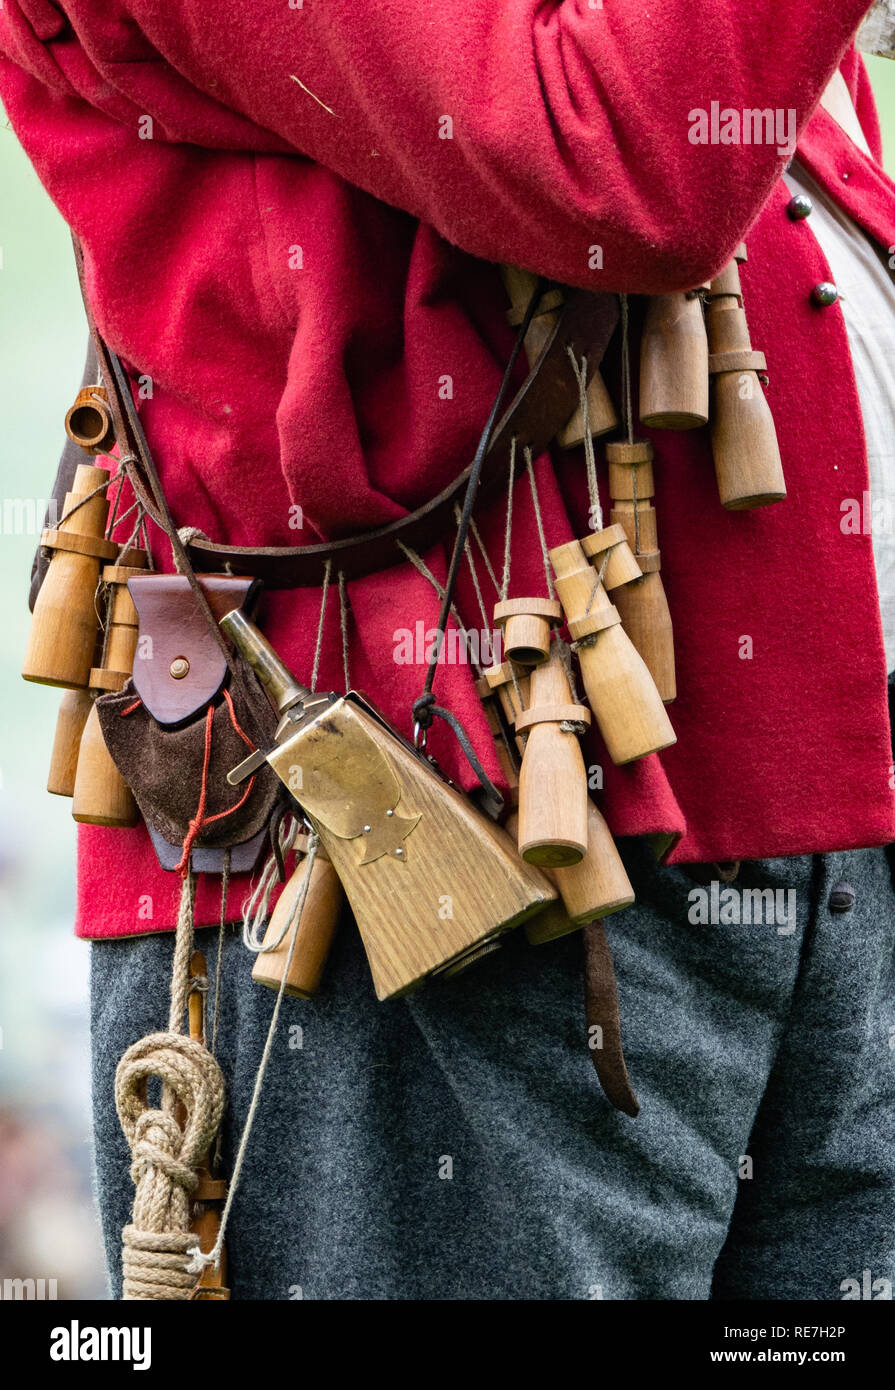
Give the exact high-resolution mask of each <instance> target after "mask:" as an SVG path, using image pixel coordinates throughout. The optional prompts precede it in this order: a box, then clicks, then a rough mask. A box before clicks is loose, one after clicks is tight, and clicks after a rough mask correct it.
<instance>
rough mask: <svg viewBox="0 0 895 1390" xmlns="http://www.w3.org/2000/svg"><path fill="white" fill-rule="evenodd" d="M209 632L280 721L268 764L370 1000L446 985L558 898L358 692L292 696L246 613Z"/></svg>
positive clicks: (239, 773)
mask: <svg viewBox="0 0 895 1390" xmlns="http://www.w3.org/2000/svg"><path fill="white" fill-rule="evenodd" d="M221 627H222V628H223V629H224V631H225V632H226V633H227V635H228V636H229V637H230V639H231V640H232V641H233V642H234V644H235V645H236V646H237V647H238V649H239V651H240V652H241V653H242V654H243V656H244V657H245V659H246V661H247V662H248V664H249V665H250V666H251V668H252V669H253V670H254V671H255V673H256V674H257V675H258V677H259V679H260V680H261V682H262V684H263V685H264V686H265V688H266V690H267V692H268V694H269V695H270V697H271V700H272V702H273V703H274V705H275V706H276V708H277V709H278V711H279V712H280V713H281V719H280V724H279V727H278V729H277V734H276V743H275V746H274V747H273V749H271V750H268V751H267V752H261V751H259V752H258V753H257V754H252V755H251V756H250V757H249V758H246V759H245V760H244V761H243V762H242V763H241V764H240V765H239V767H237V768H234V769H233V771H232V772H231V773H230V774H229V779H228V780H229V781H230V782H231V784H232V785H238V783H239V782H240V781H242V780H243V779H244V778H245V777H247V776H249V775H250V774H251V772H252V771H253V770H254V768H255V767H257V766H259V765H260V762H261V761H264V760H266V761H267V762H268V763H269V764H270V766H271V767H272V768H273V769H274V771H275V772H276V773H277V775H278V777H280V779H281V780H282V781H283V782H284V783H285V785H286V786H287V787H288V788H289V791H290V793H291V794H292V796H293V797H294V798H295V800H296V801H298V802H299V805H300V806H301V808H302V810H303V812H304V815H305V817H306V819H307V820H308V822H309V824H310V825H311V826H312V827H313V828H314V830H315V831H316V832H317V834H318V835H319V837H320V840H321V842H322V844H323V847H324V849H325V850H326V853H327V855H328V856H329V859H330V861H331V863H332V865H333V868H334V869H335V870H336V873H337V874H338V876H339V878H340V879H341V881H342V885H343V887H344V889H345V893H346V896H347V898H348V901H349V902H350V904H351V907H352V910H353V912H354V916H355V919H356V921H357V925H358V929H359V931H360V934H361V937H362V939H363V943H364V949H365V951H366V954H367V960H368V962H369V965H370V971H371V974H372V976H373V984H374V987H375V990H376V994H377V996H378V998H380V999H391V998H395V997H397V996H399V995H402V994H406V993H408V992H409V991H410V990H411V989H413V988H415V987H416V986H417V985H419V984H421V983H422V982H423V980H425V979H426V978H427V977H428V976H429V975H432V974H437V973H438V974H440V973H444V974H448V973H450V974H454V973H456V972H457V970H459V969H460V968H462V967H463V966H465V965H466V964H468V963H471V962H472V961H473V960H477V959H479V958H481V956H483V955H484V954H486V953H488V952H490V951H491V950H493V949H494V948H495V946H496V945H497V944H498V943H497V941H496V938H497V937H498V936H499V934H500V933H501V932H503V931H506V930H508V929H509V928H511V927H514V926H517V925H518V924H519V923H521V922H522V921H524V919H525V918H526V917H529V916H531V915H532V914H533V913H535V912H537V911H538V910H539V909H540V908H541V907H543V906H544V905H545V904H546V903H548V902H550V901H552V900H553V899H554V898H555V896H556V890H555V889H554V888H553V886H552V885H551V884H550V883H549V882H548V881H547V879H546V878H544V876H543V874H541V873H540V872H539V871H538V870H537V869H536V868H535V867H534V866H533V865H530V864H525V863H523V862H522V861H521V860H520V859H519V857H518V855H517V853H516V849H515V846H514V845H513V844H512V842H511V840H510V839H509V836H508V835H507V834H506V832H505V831H503V830H501V829H500V827H499V826H497V825H495V824H494V823H493V822H492V821H490V820H489V819H488V817H487V816H485V815H484V814H483V813H482V812H481V811H479V810H478V808H477V807H475V806H474V805H473V803H472V802H471V801H469V800H468V799H467V798H466V797H464V796H462V795H461V794H460V793H459V792H458V791H456V789H455V788H453V787H451V786H450V785H449V784H448V783H446V782H444V781H443V780H442V778H441V777H439V776H438V774H437V773H436V772H435V770H434V769H433V768H432V766H431V765H430V764H429V763H428V762H426V761H424V760H423V759H422V758H421V757H420V755H419V754H418V753H417V752H416V750H415V749H414V748H413V747H412V745H411V744H409V743H407V742H406V740H404V739H402V738H401V737H400V736H399V735H398V734H396V733H395V731H394V730H393V729H391V728H390V727H389V725H388V724H387V723H386V722H385V720H383V719H382V718H381V716H379V715H378V714H377V713H376V711H375V710H374V709H373V708H372V707H371V706H370V705H368V704H367V702H366V701H365V700H364V699H363V698H362V697H361V696H360V695H358V694H357V693H356V692H354V691H351V692H349V693H348V694H346V695H338V694H336V693H335V692H332V691H330V692H327V693H325V694H312V692H311V691H309V690H307V689H305V688H304V687H302V686H300V685H299V684H298V682H296V681H295V679H294V678H293V677H292V675H291V673H290V672H289V670H288V668H287V667H286V666H284V665H283V663H282V662H281V661H280V660H279V657H278V656H277V655H276V653H275V652H274V650H273V648H272V647H271V646H270V643H269V642H267V640H266V639H265V638H264V637H263V635H262V634H261V633H260V632H259V631H258V629H257V628H256V627H255V626H254V624H253V623H251V622H250V621H249V620H248V619H247V618H246V617H245V614H244V613H242V612H240V611H238V610H234V611H233V612H231V613H228V614H227V615H226V616H225V617H223V618H222V619H221Z"/></svg>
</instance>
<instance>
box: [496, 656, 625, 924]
mask: <svg viewBox="0 0 895 1390" xmlns="http://www.w3.org/2000/svg"><path fill="white" fill-rule="evenodd" d="M499 670H500V668H499V667H495V668H494V671H495V672H498V671H499ZM527 686H528V679H527V678H526V688H527ZM509 689H510V691H511V692H512V694H513V695H514V696H515V691H514V690H513V686H512V682H509ZM476 690H477V691H478V694H479V698H480V699H481V700H482V704H483V707H484V710H485V714H486V717H487V718H488V722H489V725H490V727H491V732H492V734H493V735H494V739H495V744H496V747H497V750H498V757H499V758H500V759H501V767H504V762H506V767H505V775H506V778H507V784H508V786H509V789H510V799H511V803H513V804H514V805H518V800H519V786H518V776H517V772H516V764H515V761H514V759H513V758H512V756H511V755H510V753H509V750H508V746H507V743H506V742H505V738H504V730H503V724H502V721H501V719H500V716H499V714H498V712H497V709H496V708H495V698H494V694H495V692H494V690H493V689H492V688H491V686H489V684H488V682H487V680H485V679H484V678H483V679H482V680H480V681H478V682H477V683H476ZM501 750H503V756H501ZM518 827H519V817H518V811H517V810H515V809H514V810H513V811H512V812H511V813H510V815H509V816H508V817H507V820H506V830H507V833H508V834H509V835H510V836H511V837H512V838H513V839H514V840H516V841H517V842H518V838H519V829H518ZM542 872H543V873H544V874H545V876H546V877H547V878H548V879H550V881H551V883H553V884H554V886H555V887H556V888H557V890H558V891H559V895H560V896H559V901H557V902H555V903H549V904H548V905H547V906H546V907H545V908H543V909H542V911H540V912H539V913H537V915H536V916H534V917H530V918H529V919H528V920H527V921H526V922H525V923H524V925H523V928H522V929H523V931H524V932H525V935H526V938H527V940H528V942H529V945H531V946H540V945H543V944H545V943H546V942H548V941H556V940H557V939H558V938H559V937H561V936H566V935H568V933H569V932H573V931H577V930H578V929H579V928H580V927H582V926H584V924H585V923H586V922H591V921H594V920H595V919H596V918H598V917H608V916H609V914H610V913H612V912H618V911H619V910H620V909H621V908H623V907H629V906H630V904H631V903H632V902H633V901H634V890H633V889H632V887H631V884H630V881H629V879H628V875H627V873H626V872H625V867H624V865H623V864H622V861H621V858H620V856H619V853H618V850H617V848H616V845H615V841H614V840H613V838H612V834H611V832H610V830H609V827H608V825H607V824H606V821H605V820H604V819H603V816H602V815H601V814H600V812H599V810H598V809H597V807H596V806H595V805H594V803H593V801H592V800H591V798H590V797H589V796H588V798H587V852H586V853H585V855H584V858H583V859H582V860H581V861H580V862H579V863H578V864H572V865H570V866H569V867H568V868H565V869H551V868H543V869H542Z"/></svg>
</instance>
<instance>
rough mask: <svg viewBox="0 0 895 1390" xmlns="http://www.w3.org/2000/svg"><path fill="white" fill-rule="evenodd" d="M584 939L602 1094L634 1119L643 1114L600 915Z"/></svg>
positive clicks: (589, 1015)
mask: <svg viewBox="0 0 895 1390" xmlns="http://www.w3.org/2000/svg"><path fill="white" fill-rule="evenodd" d="M582 937H583V939H584V1007H585V1017H586V1019H587V1033H588V1040H589V1041H590V1039H591V1036H592V1034H591V1029H593V1028H599V1029H600V1030H601V1034H602V1038H601V1040H602V1043H603V1046H602V1047H591V1048H589V1051H590V1056H591V1061H592V1062H593V1064H594V1070H595V1072H596V1073H597V1079H598V1080H599V1082H600V1085H601V1086H602V1088H603V1094H604V1095H605V1096H606V1099H607V1100H608V1101H609V1103H610V1105H612V1106H614V1107H615V1109H616V1110H621V1111H622V1113H623V1114H625V1115H630V1116H631V1118H632V1119H636V1117H637V1116H638V1115H639V1114H640V1102H639V1101H638V1099H637V1097H636V1095H635V1094H634V1088H633V1087H632V1085H631V1079H630V1077H629V1076H628V1068H627V1065H626V1063H625V1055H624V1052H623V1051H622V1036H621V1021H620V1019H619V1013H618V986H617V984H616V980H615V968H614V966H613V964H612V952H611V951H610V949H609V942H608V940H607V937H606V932H605V930H604V927H603V922H602V920H601V919H599V918H598V919H597V920H596V921H594V922H588V924H587V926H586V927H585V928H584V930H583V932H582Z"/></svg>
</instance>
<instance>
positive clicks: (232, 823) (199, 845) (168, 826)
mask: <svg viewBox="0 0 895 1390" xmlns="http://www.w3.org/2000/svg"><path fill="white" fill-rule="evenodd" d="M199 582H200V584H201V585H202V589H203V591H204V593H205V596H206V598H207V599H208V601H209V604H210V606H211V608H212V610H213V612H214V614H215V616H216V617H221V616H223V614H224V613H226V612H228V611H230V610H231V609H233V608H236V607H242V606H243V605H244V603H245V602H246V601H247V599H248V598H249V596H250V595H251V593H252V592H253V590H254V588H255V587H256V586H254V585H253V584H252V581H250V580H245V579H235V578H231V577H230V576H206V575H203V576H201V578H200V579H199ZM130 587H131V596H132V597H133V599H134V603H135V605H136V607H137V612H138V615H139V619H140V629H139V636H138V640H137V655H136V659H135V661H134V675H133V678H132V679H131V680H130V681H128V683H127V685H126V686H125V687H124V689H123V690H121V691H119V692H114V693H110V694H107V695H103V696H100V697H99V699H97V701H96V709H97V715H98V717H99V722H100V727H101V729H102V732H103V737H104V739H105V741H106V747H107V748H108V750H109V754H110V755H111V757H112V759H113V761H114V763H115V765H116V767H117V768H118V770H119V772H120V773H121V775H122V777H124V779H125V781H126V782H127V784H128V786H129V787H130V789H131V791H132V792H133V794H134V799H135V800H136V802H137V805H138V806H139V808H140V811H141V813H142V815H143V817H144V819H145V821H146V823H147V825H148V826H149V827H150V829H151V830H152V831H155V832H156V834H157V835H159V836H161V838H162V840H164V841H165V842H166V843H167V845H168V846H177V847H180V848H182V847H183V846H184V845H185V844H187V842H188V844H189V849H190V851H191V852H192V851H193V850H194V849H215V850H220V851H223V850H227V849H233V848H234V847H236V846H239V845H243V844H245V842H247V841H250V840H252V839H253V838H254V837H255V836H257V835H258V834H259V833H260V832H261V831H263V830H264V829H265V828H266V827H267V826H268V825H269V823H270V821H271V819H272V817H273V815H274V811H275V808H276V806H277V803H278V802H279V800H280V793H281V786H282V784H281V783H280V781H279V779H278V778H277V776H276V775H275V773H274V772H273V771H272V769H271V768H270V767H268V765H267V764H266V763H263V764H262V765H261V767H260V768H258V770H257V771H256V772H255V773H254V775H253V776H252V777H251V778H249V779H248V780H247V781H246V782H245V783H243V784H242V785H241V786H239V787H233V786H231V785H230V784H229V782H228V781H227V773H228V772H230V771H231V769H232V768H234V767H235V766H236V765H237V764H238V763H240V762H242V761H243V759H244V758H246V757H248V755H249V753H251V752H253V751H254V750H255V749H256V748H266V747H269V746H270V745H271V744H272V743H273V738H274V733H275V729H276V723H277V717H276V714H275V712H274V710H273V708H272V707H271V704H270V701H269V700H268V698H267V696H266V695H265V694H264V691H263V690H262V689H261V687H260V685H259V684H258V682H257V680H256V678H255V676H254V675H253V673H252V672H251V671H250V670H249V668H248V667H247V666H246V665H245V663H244V662H243V661H242V660H241V658H239V657H237V658H236V659H235V660H234V662H233V663H232V666H231V667H230V668H228V666H227V662H226V658H225V656H224V654H223V652H222V650H221V648H220V647H219V646H218V645H217V643H216V642H215V640H214V634H213V633H211V632H210V631H209V627H208V623H207V621H206V620H205V618H204V617H203V616H202V615H201V613H199V611H198V607H197V604H196V601H195V598H194V596H193V594H192V593H191V591H190V589H189V585H188V583H187V581H186V579H184V578H182V577H181V576H180V575H146V576H140V577H139V579H138V580H131V584H130ZM261 843H262V844H263V840H262V842H261ZM157 849H158V846H157ZM159 858H160V860H161V862H162V864H163V866H164V867H166V868H170V867H173V866H172V864H171V863H170V856H166V857H165V856H163V855H162V854H159Z"/></svg>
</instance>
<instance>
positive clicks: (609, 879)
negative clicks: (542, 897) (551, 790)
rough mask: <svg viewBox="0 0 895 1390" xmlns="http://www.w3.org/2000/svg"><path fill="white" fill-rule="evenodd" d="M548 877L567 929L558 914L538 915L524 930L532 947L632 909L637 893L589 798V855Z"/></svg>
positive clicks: (526, 924)
mask: <svg viewBox="0 0 895 1390" xmlns="http://www.w3.org/2000/svg"><path fill="white" fill-rule="evenodd" d="M545 873H546V874H547V877H548V878H549V879H550V880H551V882H552V883H554V884H555V885H556V887H557V889H558V890H559V895H560V898H561V899H562V904H563V907H564V909H565V920H566V926H565V929H564V930H563V929H562V922H561V920H560V919H559V914H558V913H557V912H551V911H550V910H549V909H548V910H547V912H543V913H539V914H538V916H537V917H532V918H531V920H530V921H528V922H526V923H525V926H524V928H523V930H524V931H525V935H526V937H527V939H528V941H529V943H530V944H531V945H532V946H541V945H544V944H546V943H547V942H548V941H555V940H556V939H557V937H560V936H566V935H568V933H569V932H573V931H578V930H579V928H581V927H583V926H585V925H586V923H588V922H594V921H596V920H597V919H598V918H601V917H609V916H610V914H611V913H613V912H620V911H621V910H622V908H625V907H630V906H631V904H632V903H633V902H634V889H633V888H632V887H631V881H630V879H629V878H628V874H627V871H626V869H625V866H624V864H623V863H622V860H621V856H620V854H619V852H618V849H617V848H616V844H615V841H614V839H613V838H612V832H611V831H610V829H609V826H608V825H607V824H606V821H605V819H604V818H603V816H602V814H601V812H600V811H599V810H598V809H597V807H596V806H595V805H594V803H593V801H592V800H591V799H590V797H588V798H587V853H586V854H585V856H584V858H583V859H582V860H581V862H580V863H578V864H572V865H570V866H569V867H568V868H558V869H553V868H549V869H546V870H545Z"/></svg>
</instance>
